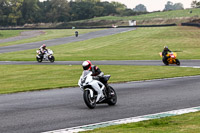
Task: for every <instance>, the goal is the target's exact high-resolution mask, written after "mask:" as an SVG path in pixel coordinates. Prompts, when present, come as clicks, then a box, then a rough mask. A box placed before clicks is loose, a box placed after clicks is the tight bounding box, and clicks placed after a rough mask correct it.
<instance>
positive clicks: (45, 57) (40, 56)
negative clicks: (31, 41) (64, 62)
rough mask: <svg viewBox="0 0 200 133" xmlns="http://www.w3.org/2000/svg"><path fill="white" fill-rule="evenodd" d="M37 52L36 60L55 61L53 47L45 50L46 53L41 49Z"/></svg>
mask: <svg viewBox="0 0 200 133" xmlns="http://www.w3.org/2000/svg"><path fill="white" fill-rule="evenodd" d="M36 53H37V55H36V60H37V61H38V62H42V61H50V62H52V63H53V62H54V61H55V58H54V56H53V51H52V50H51V49H48V50H47V51H44V54H42V53H41V51H40V50H36Z"/></svg>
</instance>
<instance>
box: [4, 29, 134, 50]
mask: <svg viewBox="0 0 200 133" xmlns="http://www.w3.org/2000/svg"><path fill="white" fill-rule="evenodd" d="M131 30H135V28H110V29H105V30H101V31H95V32H90V33H86V34H80V35H79V37H75V36H70V37H64V38H57V39H52V40H45V41H40V42H33V43H25V44H18V45H12V46H4V47H0V53H8V52H15V51H22V50H27V49H34V48H39V47H40V46H41V45H42V44H46V45H47V47H49V46H54V45H60V44H67V43H71V42H77V41H84V40H88V39H93V38H97V37H103V36H108V35H113V34H118V33H122V32H127V31H131Z"/></svg>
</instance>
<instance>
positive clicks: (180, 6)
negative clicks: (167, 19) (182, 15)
mask: <svg viewBox="0 0 200 133" xmlns="http://www.w3.org/2000/svg"><path fill="white" fill-rule="evenodd" d="M183 9H184V8H183V4H182V3H175V4H174V5H173V10H183Z"/></svg>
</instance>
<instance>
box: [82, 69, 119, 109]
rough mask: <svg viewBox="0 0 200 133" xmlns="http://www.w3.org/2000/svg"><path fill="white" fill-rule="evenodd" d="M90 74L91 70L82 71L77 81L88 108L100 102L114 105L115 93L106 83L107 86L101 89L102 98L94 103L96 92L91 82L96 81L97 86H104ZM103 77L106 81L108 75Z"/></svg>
mask: <svg viewBox="0 0 200 133" xmlns="http://www.w3.org/2000/svg"><path fill="white" fill-rule="evenodd" d="M91 74H92V72H91V71H88V70H86V71H83V74H82V75H81V77H80V79H79V83H78V85H79V86H80V88H81V90H82V91H83V99H84V102H85V104H86V105H87V106H88V108H90V109H93V108H95V107H96V104H101V103H107V104H108V105H115V104H116V103H117V94H116V92H115V90H114V89H113V88H112V87H111V86H109V85H108V87H109V88H106V87H104V89H103V90H102V92H103V94H104V98H103V99H101V100H100V101H98V102H97V103H96V98H97V92H96V91H95V89H94V88H93V87H92V82H98V85H99V86H104V84H103V83H101V82H100V81H99V80H95V79H93V76H91ZM104 78H105V81H106V82H107V81H108V80H109V78H110V75H105V76H104ZM108 89H109V90H108Z"/></svg>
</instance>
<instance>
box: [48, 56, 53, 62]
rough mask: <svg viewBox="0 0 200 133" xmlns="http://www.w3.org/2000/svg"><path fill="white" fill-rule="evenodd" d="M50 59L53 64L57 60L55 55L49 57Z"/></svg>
mask: <svg viewBox="0 0 200 133" xmlns="http://www.w3.org/2000/svg"><path fill="white" fill-rule="evenodd" d="M48 58H49V61H50V62H51V63H53V62H54V61H55V58H54V56H53V55H52V56H49V57H48Z"/></svg>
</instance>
